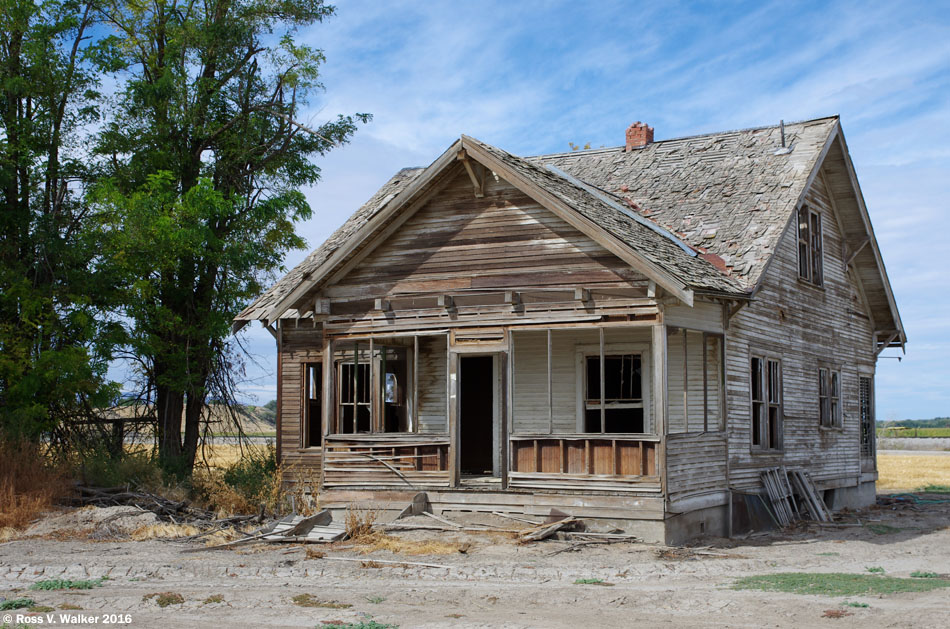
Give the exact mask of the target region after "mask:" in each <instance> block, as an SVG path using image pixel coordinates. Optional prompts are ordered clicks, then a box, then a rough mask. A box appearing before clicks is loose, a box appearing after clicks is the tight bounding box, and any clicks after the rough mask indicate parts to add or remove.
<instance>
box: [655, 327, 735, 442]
mask: <svg viewBox="0 0 950 629" xmlns="http://www.w3.org/2000/svg"><path fill="white" fill-rule="evenodd" d="M704 345H705V349H706V351H705V354H704V353H703V346H704ZM666 347H667V358H666V374H667V375H666V383H667V398H666V399H667V411H666V412H667V420H666V421H667V426H668V428H667V431H668V432H670V433H683V432H703V431H714V432H715V431H719V430H720V429H721V421H722V411H721V408H722V400H721V397H722V393H721V391H722V353H721V349H720V348H721V341H720V339H719V338H718V337H711V336H710V337H706V338H704V337H703V333H702V332H697V331H695V330H686V337H685V340H684V336H683V330H682V329H676V330H671V331H670V334H669V336H668V337H667V339H666ZM704 359H705V365H704Z"/></svg>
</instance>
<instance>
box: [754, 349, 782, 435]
mask: <svg viewBox="0 0 950 629" xmlns="http://www.w3.org/2000/svg"><path fill="white" fill-rule="evenodd" d="M757 365H758V369H757V368H756V367H757ZM749 366H750V369H749V372H750V386H749V399H750V411H751V414H750V422H749V432H750V438H749V444H750V447H751V449H752V450H753V451H756V452H780V451H782V450H783V448H784V443H783V441H784V432H785V429H784V422H785V420H784V408H783V394H782V389H783V385H782V361H781V360H780V359H777V358H770V357H768V356H765V355H761V354H752V356H751V358H750V360H749ZM756 390H758V395H756Z"/></svg>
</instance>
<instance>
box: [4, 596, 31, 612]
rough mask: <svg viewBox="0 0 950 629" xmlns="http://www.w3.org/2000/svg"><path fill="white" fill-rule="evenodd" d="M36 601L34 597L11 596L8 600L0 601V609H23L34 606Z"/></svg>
mask: <svg viewBox="0 0 950 629" xmlns="http://www.w3.org/2000/svg"><path fill="white" fill-rule="evenodd" d="M33 604H34V601H33V599H32V598H11V599H10V600H8V601H3V602H0V611H9V610H11V609H22V608H24V607H32V606H33Z"/></svg>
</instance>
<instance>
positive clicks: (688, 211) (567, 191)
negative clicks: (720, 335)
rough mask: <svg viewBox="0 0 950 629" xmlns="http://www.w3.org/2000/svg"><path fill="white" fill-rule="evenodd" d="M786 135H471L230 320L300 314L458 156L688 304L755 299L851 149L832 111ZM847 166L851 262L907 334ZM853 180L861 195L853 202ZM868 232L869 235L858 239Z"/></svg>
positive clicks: (369, 205)
mask: <svg viewBox="0 0 950 629" xmlns="http://www.w3.org/2000/svg"><path fill="white" fill-rule="evenodd" d="M781 133H782V132H781V130H780V128H779V127H778V126H773V127H762V128H755V129H745V130H739V131H728V132H723V133H714V134H708V135H700V136H693V137H687V138H678V139H673V140H665V141H659V142H655V143H651V144H648V145H646V146H645V147H642V148H639V149H635V150H632V151H624V149H623V147H618V148H608V149H598V150H588V151H578V152H572V153H560V154H553V155H541V156H536V157H531V158H522V157H518V156H515V155H512V154H510V153H507V152H506V151H503V150H501V149H499V148H496V147H493V146H491V145H488V144H485V143H483V142H479V141H478V140H475V139H474V138H470V137H468V136H464V135H463V136H462V137H461V138H460V139H459V140H457V141H456V142H455V143H453V144H452V146H450V147H449V148H448V149H447V150H446V151H445V152H444V153H443V154H442V155H441V156H440V157H439V158H438V159H436V160H435V161H434V162H433V163H432V164H431V165H430V166H429V167H427V168H425V169H422V168H407V169H403V170H401V171H399V172H398V173H397V174H396V175H395V176H394V177H393V178H392V179H390V180H389V181H388V182H387V183H386V184H385V185H384V186H383V187H382V188H380V190H379V191H377V193H376V194H375V195H373V197H372V198H371V199H370V200H369V201H367V202H366V203H365V204H364V205H363V206H362V207H361V208H360V209H359V210H357V212H356V213H354V214H353V215H352V216H351V217H350V218H349V219H348V220H347V221H346V223H344V224H343V226H341V227H340V228H339V229H338V230H337V231H336V232H334V233H333V235H331V236H330V238H328V239H327V240H326V242H324V243H323V244H322V245H321V246H320V247H318V248H317V249H315V250H314V251H313V252H312V253H311V254H310V255H309V256H307V258H306V259H304V260H303V261H302V262H301V263H300V264H298V265H297V266H296V267H295V268H294V269H293V270H291V271H290V272H289V273H287V275H285V276H284V277H283V278H281V279H280V280H279V281H278V282H277V283H276V284H274V285H273V286H272V287H271V288H270V289H269V290H268V291H267V292H265V293H264V294H263V295H262V296H261V297H260V298H258V299H257V300H256V301H255V302H254V303H253V304H251V305H250V306H249V307H248V308H246V309H245V310H244V311H243V312H241V313H240V314H239V315H238V316H237V317H236V318H235V328H239V327H240V326H242V325H243V324H244V323H245V322H247V321H252V320H263V321H265V324H266V323H270V322H272V321H274V320H276V319H278V318H281V317H284V316H296V315H297V314H298V313H297V312H296V309H297V308H298V307H299V308H300V309H301V312H300V314H303V315H306V314H307V311H306V309H305V307H304V305H303V303H304V302H303V301H302V300H303V298H304V297H305V296H306V295H308V294H311V293H312V292H313V291H314V290H315V289H316V288H318V287H319V286H320V285H321V284H322V283H325V282H326V281H327V280H328V279H329V278H331V277H332V276H333V273H334V272H338V271H339V269H340V268H341V266H343V265H344V263H345V262H346V260H347V259H352V257H353V256H354V255H355V254H356V253H357V252H358V251H359V250H360V248H367V247H370V248H371V247H372V246H374V242H375V241H374V237H377V239H378V236H379V235H381V234H382V235H385V234H386V233H388V232H387V231H386V230H387V229H389V230H392V229H394V228H395V227H397V226H398V225H399V224H401V222H402V221H403V220H405V214H407V213H408V212H412V211H414V209H418V207H420V206H421V204H422V203H424V202H425V200H427V199H428V198H429V196H426V193H427V191H428V194H429V195H430V196H431V194H433V193H434V192H436V191H437V190H438V182H439V181H443V182H444V181H445V180H446V179H447V173H450V172H456V171H454V170H453V168H454V167H457V164H458V162H457V159H458V158H460V157H462V156H463V155H464V156H465V157H466V158H467V157H468V156H471V158H472V159H474V160H475V161H478V162H480V163H482V164H483V165H485V166H486V167H487V168H489V169H490V170H492V171H494V172H496V173H497V174H498V175H499V176H501V177H503V178H504V179H506V180H507V181H508V182H509V183H511V184H512V185H514V186H516V187H518V188H519V189H521V191H522V192H524V193H526V194H527V195H528V196H530V197H532V198H534V199H535V200H536V201H538V202H539V203H541V204H542V205H544V206H545V207H547V208H548V209H549V210H551V211H553V212H555V213H557V214H558V215H559V216H561V218H563V219H565V220H567V221H568V222H569V223H571V224H572V225H574V226H575V227H576V228H578V229H579V230H580V231H582V232H584V233H586V234H587V235H588V236H590V237H592V238H593V239H594V240H595V241H597V242H599V243H600V244H602V245H604V246H605V247H606V248H607V249H608V250H610V251H612V252H613V253H615V254H617V255H618V256H619V257H621V258H622V259H624V260H626V261H627V262H629V263H630V264H631V265H632V266H633V267H634V268H637V269H638V270H640V271H641V272H643V273H644V274H646V275H647V276H648V277H650V278H651V279H653V280H655V281H656V282H657V284H658V285H660V286H663V287H664V288H665V289H667V290H668V291H669V292H670V293H671V294H674V295H676V296H678V297H679V298H680V299H681V300H682V301H684V302H685V303H688V304H691V303H692V296H693V292H694V291H696V292H700V293H707V294H716V295H722V296H733V297H749V296H751V295H753V294H754V292H755V291H756V289H757V288H758V286H759V285H760V283H761V281H762V279H763V277H764V272H765V270H766V268H767V266H768V263H769V260H770V259H771V257H772V254H773V253H774V251H775V248H776V246H777V244H778V241H779V239H780V238H781V236H782V233H783V232H784V231H785V229H786V228H787V227H788V225H789V224H790V221H791V217H792V216H793V215H794V210H795V209H796V208H797V207H798V206H799V205H800V203H801V202H802V200H803V199H804V196H805V193H806V192H807V190H808V188H809V186H810V184H811V182H812V180H813V179H814V178H815V176H816V175H817V174H818V172H819V169H820V168H821V167H822V164H823V161H824V160H825V157H826V155H827V154H828V152H829V150H831V151H832V153H834V154H835V155H839V156H840V155H842V150H843V156H844V158H846V157H847V149H846V147H845V146H844V140H843V136H842V135H841V133H840V125H839V123H838V118H837V117H830V118H820V119H816V120H809V121H804V122H799V123H790V124H786V125H785V126H784V133H785V148H782V146H781V139H780V135H781ZM839 159H840V158H839ZM835 164H836V165H838V162H836V163H835ZM841 164H843V165H839V167H838V168H837V170H834V172H832V176H833V177H837V178H841V177H850V178H848V179H847V181H846V182H845V183H846V184H847V185H846V186H842V184H841V183H840V182H838V181H837V180H836V182H835V183H836V184H837V187H838V188H839V189H841V190H844V191H843V192H842V195H843V196H842V204H840V205H843V206H845V210H847V211H851V212H852V213H857V215H858V219H859V220H857V221H851V222H850V224H854V225H856V226H857V227H856V228H855V233H854V234H852V235H851V238H852V240H853V242H854V243H855V244H854V247H855V263H856V264H860V265H862V266H861V268H860V269H858V270H859V277H860V278H861V280H862V282H868V283H870V285H871V286H870V288H871V290H872V291H874V292H875V294H876V295H882V296H883V297H878V301H879V302H880V301H881V300H883V303H877V304H876V305H877V307H878V310H880V311H881V312H878V313H877V317H881V318H886V319H888V320H887V321H885V322H883V323H882V324H881V325H883V328H881V329H884V330H888V331H889V330H891V329H893V330H894V331H895V332H896V335H895V338H896V339H897V341H895V342H898V344H899V343H903V341H904V339H905V337H904V335H903V328H902V326H901V324H900V318H899V315H898V314H897V309H896V304H895V303H894V300H893V294H892V292H891V290H890V285H889V283H888V281H887V276H886V274H885V273H884V267H883V262H882V261H881V259H880V252H879V250H878V248H877V243H876V242H875V241H874V237H873V231H871V228H870V221H869V220H868V219H867V215H866V209H865V208H864V206H863V199H861V195H860V190H859V188H857V180H856V178H855V177H854V176H853V167H852V166H851V164H850V159H846V160H843V161H841ZM833 187H834V186H833ZM845 188H847V189H845ZM849 190H850V191H851V192H850V199H851V200H852V201H854V202H852V203H850V204H849V201H848V198H849V197H848V191H849ZM856 200H859V201H860V202H857V201H856ZM852 206H854V207H852ZM413 208H414V209H413ZM839 209H840V208H839ZM400 212H401V213H402V214H403V217H402V218H400ZM671 232H672V233H671ZM858 232H860V233H858ZM862 239H863V240H862ZM860 242H864V243H865V244H867V242H870V243H871V246H869V247H865V246H864V245H860V247H863V248H859V243H860ZM849 246H850V244H849ZM868 301H869V302H871V301H872V300H871V299H870V298H869V300H868ZM871 307H872V308H874V307H875V305H874V304H871ZM877 317H876V318H877ZM878 327H880V326H878ZM892 340H893V339H892Z"/></svg>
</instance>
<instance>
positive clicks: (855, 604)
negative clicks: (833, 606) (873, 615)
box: [841, 601, 870, 609]
mask: <svg viewBox="0 0 950 629" xmlns="http://www.w3.org/2000/svg"><path fill="white" fill-rule="evenodd" d="M841 604H842V605H844V606H845V607H860V608H862V609H863V608H865V607H870V605H868V604H867V603H859V602H857V601H845V602H843V603H841Z"/></svg>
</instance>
